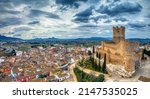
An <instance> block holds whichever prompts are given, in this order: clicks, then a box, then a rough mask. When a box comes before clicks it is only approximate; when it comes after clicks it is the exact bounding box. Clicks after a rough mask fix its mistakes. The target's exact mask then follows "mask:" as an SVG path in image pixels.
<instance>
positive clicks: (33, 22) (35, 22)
mask: <svg viewBox="0 0 150 99" xmlns="http://www.w3.org/2000/svg"><path fill="white" fill-rule="evenodd" d="M38 23H40V21H32V22H29V23H28V24H38Z"/></svg>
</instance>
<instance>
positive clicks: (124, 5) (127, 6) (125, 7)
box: [97, 2, 142, 16]
mask: <svg viewBox="0 0 150 99" xmlns="http://www.w3.org/2000/svg"><path fill="white" fill-rule="evenodd" d="M141 10H142V6H141V5H140V4H139V3H136V2H135V3H132V2H119V3H118V2H117V3H110V4H108V5H101V6H100V7H99V9H98V10H97V11H98V12H100V13H103V14H108V15H110V16H115V15H118V14H122V13H130V14H134V13H138V12H141Z"/></svg>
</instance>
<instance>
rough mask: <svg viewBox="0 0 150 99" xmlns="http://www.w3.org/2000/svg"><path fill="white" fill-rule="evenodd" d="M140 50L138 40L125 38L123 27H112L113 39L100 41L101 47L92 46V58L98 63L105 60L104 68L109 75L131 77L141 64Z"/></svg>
mask: <svg viewBox="0 0 150 99" xmlns="http://www.w3.org/2000/svg"><path fill="white" fill-rule="evenodd" d="M141 54H142V51H141V50H140V49H139V43H138V42H131V41H128V40H126V39H125V27H123V26H121V27H118V26H117V27H113V40H112V41H104V42H101V47H99V48H94V47H93V58H94V60H95V62H96V63H97V64H98V63H99V62H100V64H102V63H103V62H104V58H105V60H106V68H107V71H108V73H109V74H110V75H112V74H114V73H115V74H119V75H120V76H122V77H131V76H132V75H133V74H134V73H135V71H136V68H138V67H139V66H140V65H141Z"/></svg>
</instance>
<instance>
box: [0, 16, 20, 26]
mask: <svg viewBox="0 0 150 99" xmlns="http://www.w3.org/2000/svg"><path fill="white" fill-rule="evenodd" d="M21 23H22V21H21V19H20V18H5V19H3V20H0V28H2V27H5V26H9V25H18V24H21Z"/></svg>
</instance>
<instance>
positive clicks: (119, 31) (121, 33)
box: [113, 26, 125, 43]
mask: <svg viewBox="0 0 150 99" xmlns="http://www.w3.org/2000/svg"><path fill="white" fill-rule="evenodd" d="M121 40H125V27H123V26H120V27H118V26H116V27H113V41H114V42H115V43H118V42H120V41H121Z"/></svg>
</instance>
